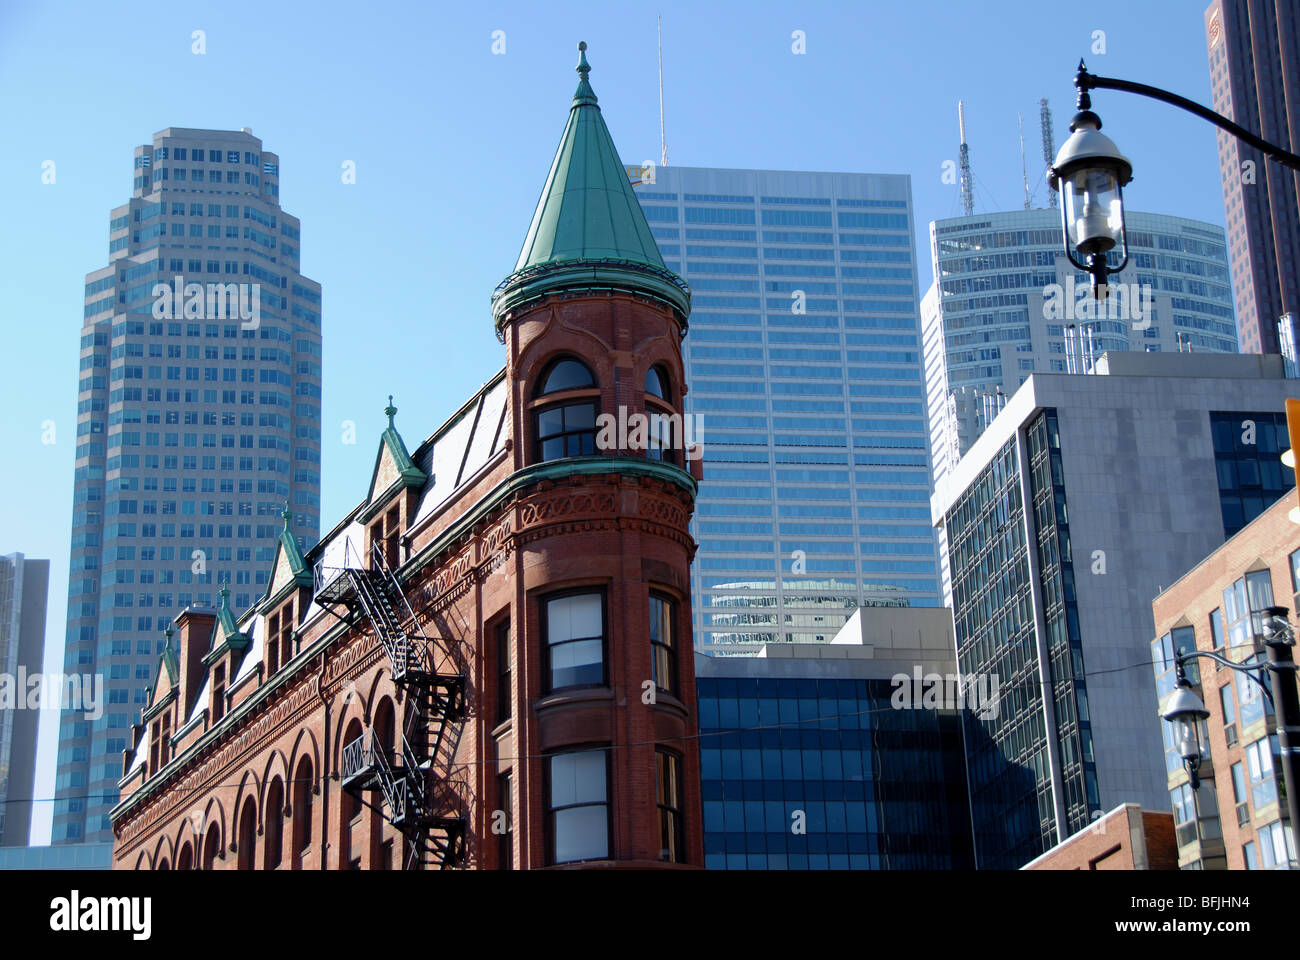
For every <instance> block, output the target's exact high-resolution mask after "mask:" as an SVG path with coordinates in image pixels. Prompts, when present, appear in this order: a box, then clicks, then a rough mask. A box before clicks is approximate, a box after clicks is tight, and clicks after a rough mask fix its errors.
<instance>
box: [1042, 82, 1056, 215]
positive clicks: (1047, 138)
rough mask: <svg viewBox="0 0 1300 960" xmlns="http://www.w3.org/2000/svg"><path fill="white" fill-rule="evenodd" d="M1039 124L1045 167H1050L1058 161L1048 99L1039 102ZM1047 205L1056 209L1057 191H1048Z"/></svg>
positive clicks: (1044, 98)
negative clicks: (1041, 132) (1041, 130)
mask: <svg viewBox="0 0 1300 960" xmlns="http://www.w3.org/2000/svg"><path fill="white" fill-rule="evenodd" d="M1038 123H1039V125H1040V126H1041V127H1042V128H1043V165H1044V169H1046V168H1047V167H1050V166H1051V165H1052V163H1053V162H1054V161H1055V160H1056V140H1055V139H1054V138H1053V136H1052V108H1051V107H1049V106H1048V105H1047V98H1046V97H1043V98H1042V99H1041V100H1039V101H1038ZM1047 205H1048V206H1049V207H1050V208H1051V209H1053V210H1055V209H1056V191H1055V190H1050V189H1049V190H1048V191H1047Z"/></svg>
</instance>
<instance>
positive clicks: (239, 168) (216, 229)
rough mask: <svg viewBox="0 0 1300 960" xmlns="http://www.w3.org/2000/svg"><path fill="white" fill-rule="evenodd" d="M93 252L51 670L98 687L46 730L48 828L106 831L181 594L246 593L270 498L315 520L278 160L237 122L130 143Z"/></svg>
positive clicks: (300, 528)
mask: <svg viewBox="0 0 1300 960" xmlns="http://www.w3.org/2000/svg"><path fill="white" fill-rule="evenodd" d="M134 177H135V179H134V189H133V191H132V194H131V198H130V200H128V201H127V202H126V203H124V204H123V205H122V206H120V207H117V208H116V209H114V210H113V211H112V213H111V214H110V222H109V233H108V236H109V244H108V255H109V263H108V265H107V266H105V267H103V268H101V269H99V270H95V271H93V272H92V273H89V274H87V275H86V289H85V304H86V305H85V319H84V326H83V327H82V331H81V381H80V388H79V393H78V404H77V449H76V479H75V484H74V493H73V517H72V548H71V564H70V576H69V581H70V582H69V587H68V619H67V644H66V654H65V672H67V673H73V672H76V673H90V674H100V675H102V676H103V677H104V682H105V686H106V688H107V690H108V696H109V704H108V709H106V710H105V712H104V714H103V716H101V717H100V718H99V719H97V720H93V721H91V720H87V719H86V718H85V717H84V716H83V715H82V714H81V713H79V712H67V713H65V714H64V716H63V717H62V720H61V723H60V728H59V753H58V768H57V772H56V787H55V797H56V802H55V810H54V828H53V842H54V843H69V842H79V841H106V840H109V839H111V837H112V833H111V831H110V829H109V821H108V811H109V810H110V809H111V808H112V806H113V804H115V803H116V802H117V799H118V790H117V781H118V779H119V778H120V777H121V774H122V770H121V766H122V763H121V757H122V750H123V749H125V748H126V747H127V746H128V742H127V740H128V737H129V735H130V727H131V724H132V723H134V722H136V721H137V720H138V719H139V712H140V708H141V707H142V706H143V705H144V702H145V700H144V698H145V692H146V687H148V685H149V683H150V681H151V679H152V671H153V667H154V665H155V663H156V662H157V658H158V654H159V653H160V652H161V651H160V648H159V643H160V642H161V637H162V631H163V628H164V626H165V625H166V624H168V623H169V622H170V621H171V619H172V617H173V616H175V615H176V613H177V612H179V611H180V610H183V609H185V608H186V607H188V606H190V605H192V604H194V605H213V604H215V603H216V593H217V589H218V587H219V586H220V585H222V584H226V585H228V586H229V588H230V591H231V605H232V606H234V607H235V608H237V609H239V610H244V609H247V608H248V607H249V606H251V605H252V603H253V602H255V601H256V600H257V598H258V597H259V596H260V595H261V594H262V593H264V592H265V589H266V583H267V580H266V578H267V576H268V574H269V567H268V564H269V562H270V559H271V555H272V553H273V552H274V551H275V548H276V544H277V542H278V538H279V535H280V532H281V529H282V523H281V520H280V515H281V513H282V512H283V511H284V509H285V506H286V504H288V505H289V507H290V509H291V510H292V511H293V515H294V521H293V522H294V527H293V535H294V537H295V538H296V539H297V541H298V542H299V544H300V546H301V548H303V549H306V548H309V547H311V546H312V545H313V544H314V543H315V542H316V539H317V536H318V530H319V526H320V521H319V516H320V502H319V498H320V404H321V313H320V311H321V290H320V284H318V283H316V282H315V281H313V280H309V279H307V278H306V277H304V276H303V275H302V273H301V270H300V266H299V256H300V248H301V235H300V224H299V221H298V219H297V218H296V217H294V216H291V215H289V214H288V213H286V212H285V211H284V210H283V209H281V207H280V198H279V193H280V160H279V157H277V156H276V155H275V154H273V153H269V152H267V151H265V150H263V149H262V141H261V140H259V139H258V138H257V137H255V136H253V135H252V133H251V132H250V131H247V130H244V131H227V130H194V129H184V128H179V127H172V128H168V129H166V130H163V131H161V132H159V133H156V134H154V137H153V141H152V143H149V144H144V145H142V146H138V147H136V148H135V173H134Z"/></svg>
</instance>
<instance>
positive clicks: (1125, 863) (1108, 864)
mask: <svg viewBox="0 0 1300 960" xmlns="http://www.w3.org/2000/svg"><path fill="white" fill-rule="evenodd" d="M1020 869H1021V870H1177V869H1178V848H1177V846H1176V845H1175V844H1174V819H1173V817H1171V816H1170V815H1169V814H1168V813H1164V812H1159V813H1157V812H1155V811H1151V810H1143V809H1142V807H1141V806H1140V805H1139V804H1136V803H1121V804H1120V805H1119V806H1118V807H1116V808H1115V809H1114V810H1112V811H1110V812H1109V813H1107V814H1105V815H1104V816H1098V817H1097V818H1096V819H1095V820H1094V821H1093V822H1092V824H1091V825H1089V826H1086V827H1084V828H1083V829H1082V830H1080V831H1079V832H1078V833H1075V834H1072V835H1071V836H1068V837H1066V838H1065V839H1064V840H1062V841H1061V842H1060V843H1058V844H1057V845H1056V846H1054V847H1052V849H1050V850H1048V851H1047V852H1046V853H1044V854H1043V855H1042V856H1039V857H1035V858H1034V859H1033V860H1030V861H1029V862H1028V863H1027V864H1025V865H1024V866H1023V867H1021V868H1020Z"/></svg>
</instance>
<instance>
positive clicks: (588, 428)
mask: <svg viewBox="0 0 1300 960" xmlns="http://www.w3.org/2000/svg"><path fill="white" fill-rule="evenodd" d="M540 382H541V388H540V389H539V390H538V391H537V393H536V396H537V397H539V398H541V397H546V396H548V395H549V394H553V393H564V394H570V395H571V396H568V397H565V399H564V400H562V401H561V402H558V403H554V404H548V405H545V406H542V405H539V406H538V408H537V410H536V411H535V412H534V414H533V417H534V420H533V424H534V429H535V432H536V436H537V459H538V461H546V460H559V459H560V458H562V457H584V456H592V455H594V454H595V453H596V404H597V399H598V397H599V394H598V393H597V390H598V387H597V384H596V378H595V377H594V376H593V375H592V373H591V370H590V369H589V368H588V367H587V366H586V364H584V363H582V362H581V361H579V360H575V359H573V358H571V357H566V358H562V359H560V360H556V361H555V362H554V363H552V364H551V365H550V366H549V367H548V368H547V369H546V372H545V373H544V374H543V376H542V377H541V378H540ZM577 391H584V392H585V391H590V394H589V395H588V396H583V395H582V393H578V395H577V396H572V394H573V393H574V392H577Z"/></svg>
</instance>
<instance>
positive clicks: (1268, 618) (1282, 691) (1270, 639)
mask: <svg viewBox="0 0 1300 960" xmlns="http://www.w3.org/2000/svg"><path fill="white" fill-rule="evenodd" d="M1288 613H1289V611H1288V609H1287V608H1286V607H1265V608H1264V610H1263V618H1262V620H1261V622H1260V636H1259V638H1258V639H1260V640H1262V641H1263V642H1264V646H1265V647H1266V648H1267V649H1268V660H1267V661H1265V662H1263V663H1251V664H1246V663H1235V662H1233V661H1232V660H1229V659H1228V658H1226V657H1224V656H1222V655H1221V654H1218V653H1214V652H1212V651H1209V650H1189V651H1187V652H1186V653H1180V654H1178V657H1177V659H1176V660H1175V667H1176V669H1177V673H1176V677H1177V686H1176V687H1175V689H1174V693H1173V696H1171V697H1170V699H1169V705H1168V706H1167V707H1166V708H1165V711H1164V713H1162V714H1161V716H1162V717H1163V718H1164V719H1165V720H1167V721H1168V722H1170V723H1172V724H1174V726H1175V727H1176V728H1177V732H1178V752H1179V755H1180V756H1182V758H1183V764H1184V765H1185V766H1186V767H1187V773H1188V777H1189V780H1190V782H1191V785H1192V789H1193V790H1195V789H1196V788H1197V787H1198V786H1200V780H1199V779H1198V778H1197V771H1198V770H1199V769H1200V765H1201V749H1200V743H1199V738H1198V736H1197V728H1198V726H1199V724H1200V721H1202V720H1204V719H1205V718H1207V717H1208V716H1209V715H1210V712H1209V711H1208V710H1206V709H1205V704H1204V703H1203V702H1202V700H1201V698H1200V697H1198V696H1197V695H1196V691H1194V690H1193V689H1192V688H1191V685H1190V684H1189V683H1188V682H1187V676H1186V673H1185V670H1184V664H1185V662H1186V661H1187V660H1191V659H1193V658H1194V657H1207V658H1208V659H1210V660H1213V661H1214V662H1215V663H1217V664H1219V665H1220V666H1223V667H1227V668H1228V669H1229V670H1236V671H1240V672H1241V673H1244V674H1246V676H1248V677H1250V679H1251V680H1253V681H1255V682H1256V683H1258V684H1259V685H1260V688H1261V689H1262V690H1263V691H1264V696H1265V697H1267V698H1268V700H1269V702H1270V703H1272V704H1273V710H1274V713H1275V714H1276V716H1277V741H1278V747H1279V748H1280V750H1281V753H1282V759H1281V767H1282V782H1283V784H1284V786H1285V788H1286V799H1287V810H1288V816H1289V817H1290V820H1291V836H1292V838H1293V840H1294V845H1295V849H1296V850H1297V851H1300V795H1298V794H1297V793H1296V791H1297V789H1300V693H1298V692H1297V688H1296V664H1295V659H1294V657H1293V656H1292V653H1291V648H1292V647H1294V646H1295V631H1294V629H1293V628H1292V626H1291V622H1290V621H1289V620H1288V619H1287V614H1288ZM1265 674H1268V676H1269V677H1270V679H1271V681H1272V690H1271V691H1270V690H1269V685H1268V684H1266V683H1265V682H1264V680H1263V676H1264V675H1265Z"/></svg>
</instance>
